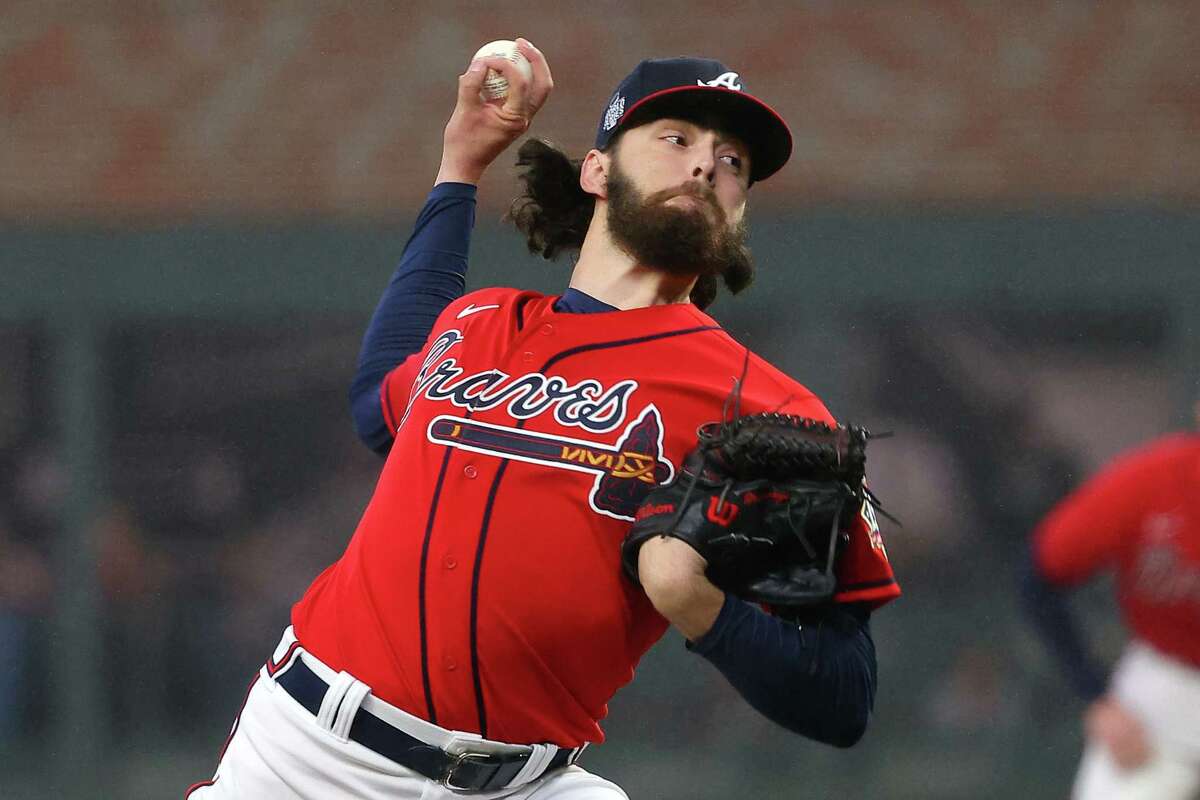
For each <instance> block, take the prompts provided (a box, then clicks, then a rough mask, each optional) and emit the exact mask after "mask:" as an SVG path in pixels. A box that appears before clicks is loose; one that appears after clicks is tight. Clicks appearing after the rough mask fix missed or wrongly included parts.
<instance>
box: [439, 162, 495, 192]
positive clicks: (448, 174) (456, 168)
mask: <svg viewBox="0 0 1200 800" xmlns="http://www.w3.org/2000/svg"><path fill="white" fill-rule="evenodd" d="M486 169H487V165H486V164H484V165H482V166H481V165H478V164H473V163H470V162H468V161H465V160H462V159H455V158H446V157H443V158H442V163H441V165H440V166H439V167H438V174H437V178H436V179H434V182H433V185H434V186H437V185H438V184H439V183H468V184H471V185H472V186H478V185H479V181H480V180H481V179H482V178H483V173H484V171H485V170H486Z"/></svg>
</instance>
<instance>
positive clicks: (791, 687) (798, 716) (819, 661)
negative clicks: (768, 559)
mask: <svg viewBox="0 0 1200 800" xmlns="http://www.w3.org/2000/svg"><path fill="white" fill-rule="evenodd" d="M688 647H689V649H691V650H693V651H694V652H696V653H699V654H700V655H701V656H703V657H704V658H705V659H707V660H708V661H709V662H710V663H712V664H713V666H715V667H716V668H717V669H718V670H720V671H721V673H722V674H723V675H724V676H725V678H726V679H727V680H728V681H729V683H730V684H731V685H732V686H733V687H734V688H735V689H737V691H738V693H739V694H741V695H742V697H743V698H744V699H745V700H746V702H748V703H749V704H750V705H751V706H753V707H754V708H755V709H756V710H758V711H759V713H761V714H763V716H765V717H767V718H768V719H771V720H773V721H774V722H776V723H778V724H780V725H782V726H783V727H785V728H787V729H788V730H790V731H793V732H795V733H799V734H801V735H802V736H806V737H808V738H810V739H813V740H815V741H819V742H823V743H825V744H829V745H833V746H835V747H850V746H852V745H854V744H855V743H856V742H858V740H859V739H861V738H862V735H863V734H864V733H865V732H866V729H867V723H868V721H869V720H870V717H871V709H872V708H873V707H874V704H875V686H876V663H875V644H874V642H873V641H872V640H871V634H870V629H869V625H868V623H867V618H866V612H860V611H857V610H851V609H847V608H843V607H840V606H835V607H833V608H831V609H829V610H828V612H827V613H826V614H825V616H824V618H823V619H822V620H821V621H819V622H817V621H814V622H813V623H812V624H805V625H803V626H798V625H796V624H794V623H789V622H785V621H784V620H781V619H779V618H777V617H774V616H771V615H769V614H767V613H765V612H763V611H762V610H761V609H759V608H757V607H755V606H752V605H750V604H749V603H746V602H743V601H741V600H738V599H737V598H734V597H729V598H728V599H727V600H726V602H725V605H724V607H723V608H722V609H721V613H720V616H719V617H718V618H717V621H716V623H715V624H714V625H713V628H712V630H711V631H710V632H709V633H708V634H707V635H706V636H704V637H703V638H701V639H700V640H699V641H696V642H694V643H691V644H689V646H688Z"/></svg>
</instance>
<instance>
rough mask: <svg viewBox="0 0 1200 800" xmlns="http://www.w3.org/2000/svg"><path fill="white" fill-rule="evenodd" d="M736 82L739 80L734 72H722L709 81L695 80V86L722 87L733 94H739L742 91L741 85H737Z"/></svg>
mask: <svg viewBox="0 0 1200 800" xmlns="http://www.w3.org/2000/svg"><path fill="white" fill-rule="evenodd" d="M738 80H740V79H739V78H738V74H737V73H736V72H722V73H721V74H720V75H718V76H717V77H715V78H713V79H712V80H711V81H702V80H698V79H697V81H696V85H697V86H723V87H725V88H726V89H732V90H733V91H735V92H740V91H741V90H742V85H741V84H740V83H738Z"/></svg>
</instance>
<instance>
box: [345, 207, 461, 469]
mask: <svg viewBox="0 0 1200 800" xmlns="http://www.w3.org/2000/svg"><path fill="white" fill-rule="evenodd" d="M474 224H475V188H474V187H473V186H463V185H459V184H445V185H442V186H438V187H436V188H435V189H434V190H433V191H432V192H431V193H430V195H429V199H428V200H427V201H426V203H425V207H424V208H422V209H421V213H420V215H418V217H417V222H416V225H415V226H414V229H413V233H412V236H410V237H409V240H408V243H407V244H406V245H405V247H404V253H403V254H402V255H401V258H400V265H399V266H398V267H397V269H396V271H395V273H394V274H393V275H392V279H391V281H390V282H389V283H388V286H387V288H386V289H385V290H384V292H383V296H382V297H381V298H380V301H379V305H378V306H377V307H376V309H375V313H374V315H373V316H372V317H371V322H370V324H369V325H368V327H367V331H366V334H365V336H364V337H363V344H362V349H361V351H360V352H359V358H358V369H357V372H356V373H355V376H354V380H353V382H352V383H351V386H350V405H351V410H352V413H353V416H354V424H355V428H356V429H357V431H358V434H359V437H360V438H361V439H362V440H363V441H364V442H365V443H366V444H367V445H368V446H369V447H371V449H373V450H378V451H382V450H386V447H387V445H388V444H389V443H390V441H391V436H390V431H388V429H387V426H386V424H385V422H384V419H383V412H382V409H381V407H380V403H379V387H380V383H381V381H382V380H383V377H384V376H385V375H386V374H387V373H388V372H389V371H390V370H391V369H393V368H394V367H395V366H397V365H398V364H400V363H401V362H403V361H404V359H405V358H407V357H408V356H410V355H412V354H413V353H416V352H418V351H420V349H421V348H422V347H423V346H424V345H425V340H426V338H427V337H428V336H429V332H430V330H432V329H433V324H434V322H435V321H436V320H437V318H438V316H439V315H440V314H441V313H442V311H443V310H444V309H445V308H446V306H447V305H449V304H450V303H451V302H452V301H454V300H455V299H457V298H459V297H461V296H462V294H463V291H464V288H465V286H466V272H467V254H468V251H469V248H470V239H471V229H472V228H473V227H474Z"/></svg>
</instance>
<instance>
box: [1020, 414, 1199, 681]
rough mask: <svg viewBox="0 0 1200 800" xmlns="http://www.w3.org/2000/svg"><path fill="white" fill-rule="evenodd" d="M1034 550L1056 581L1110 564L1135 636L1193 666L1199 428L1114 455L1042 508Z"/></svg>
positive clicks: (1196, 645) (1196, 641)
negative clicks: (1044, 515) (1104, 465)
mask: <svg viewBox="0 0 1200 800" xmlns="http://www.w3.org/2000/svg"><path fill="white" fill-rule="evenodd" d="M1034 557H1035V559H1036V562H1037V565H1038V568H1039V569H1040V570H1041V572H1042V573H1043V575H1044V576H1045V577H1046V578H1047V579H1048V580H1051V581H1054V582H1056V583H1061V584H1074V583H1078V582H1080V581H1082V580H1084V579H1086V578H1088V577H1090V576H1091V575H1093V574H1095V573H1096V572H1097V571H1099V570H1101V569H1105V568H1109V567H1114V568H1115V569H1116V574H1117V598H1118V601H1119V602H1120V605H1121V611H1122V614H1123V615H1124V617H1125V621H1126V623H1127V624H1128V625H1129V627H1130V628H1131V629H1132V630H1133V632H1134V634H1135V635H1136V636H1137V637H1138V638H1139V639H1142V640H1143V641H1145V642H1148V643H1150V644H1151V645H1153V646H1154V647H1155V648H1156V649H1158V650H1159V651H1161V652H1163V653H1166V654H1168V655H1171V656H1174V657H1175V658H1178V659H1181V660H1184V661H1186V662H1189V663H1192V664H1195V665H1197V666H1200V436H1196V435H1175V436H1170V437H1167V438H1164V439H1160V440H1158V441H1157V442H1154V443H1153V444H1151V445H1149V446H1147V447H1144V448H1142V449H1140V450H1137V451H1135V452H1133V453H1131V454H1127V455H1125V456H1123V457H1121V458H1119V459H1117V460H1116V461H1115V462H1113V463H1112V464H1111V465H1109V466H1108V467H1107V468H1105V469H1104V470H1102V471H1101V472H1100V473H1099V474H1098V475H1096V476H1095V477H1094V478H1092V479H1091V480H1090V481H1088V482H1087V483H1086V484H1084V485H1083V486H1082V487H1081V488H1080V489H1078V490H1077V491H1076V492H1074V493H1073V494H1072V495H1070V496H1069V497H1067V498H1066V499H1065V500H1064V501H1063V502H1062V503H1060V504H1059V505H1058V506H1057V507H1056V508H1055V509H1054V510H1053V511H1051V512H1050V514H1049V516H1047V518H1046V519H1045V520H1044V521H1043V522H1042V524H1041V526H1040V527H1039V528H1038V530H1037V531H1036V533H1035V539H1034Z"/></svg>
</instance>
